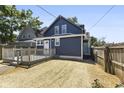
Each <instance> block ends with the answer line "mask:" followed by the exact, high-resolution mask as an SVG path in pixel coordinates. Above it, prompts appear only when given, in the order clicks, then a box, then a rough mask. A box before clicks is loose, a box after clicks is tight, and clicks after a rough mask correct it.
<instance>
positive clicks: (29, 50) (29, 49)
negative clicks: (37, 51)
mask: <svg viewBox="0 0 124 93" xmlns="http://www.w3.org/2000/svg"><path fill="white" fill-rule="evenodd" d="M30 53H31V48H30V47H29V48H28V58H29V63H28V67H30V66H31V62H30V61H31V60H30Z"/></svg>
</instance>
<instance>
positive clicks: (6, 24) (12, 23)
mask: <svg viewBox="0 0 124 93" xmlns="http://www.w3.org/2000/svg"><path fill="white" fill-rule="evenodd" d="M32 14H33V12H32V11H31V10H30V9H29V10H21V11H20V10H17V9H16V6H15V5H10V6H7V5H1V6H0V41H1V42H2V43H7V42H13V41H15V39H16V35H15V34H14V32H16V31H21V30H22V29H23V28H24V27H26V26H27V25H28V24H30V25H31V26H32V28H34V29H39V28H40V25H41V24H43V23H42V22H41V21H40V20H39V17H33V16H32ZM36 31H37V30H36Z"/></svg>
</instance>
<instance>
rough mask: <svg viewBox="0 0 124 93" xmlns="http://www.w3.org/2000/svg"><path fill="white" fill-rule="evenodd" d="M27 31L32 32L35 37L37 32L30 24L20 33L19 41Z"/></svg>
mask: <svg viewBox="0 0 124 93" xmlns="http://www.w3.org/2000/svg"><path fill="white" fill-rule="evenodd" d="M25 31H31V32H32V33H34V35H35V31H34V30H33V28H32V27H31V25H29V24H28V25H27V26H26V27H25V28H24V29H23V30H22V31H20V33H19V35H18V37H17V40H19V39H20V38H21V36H22V35H23V33H25Z"/></svg>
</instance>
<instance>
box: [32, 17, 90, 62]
mask: <svg viewBox="0 0 124 93" xmlns="http://www.w3.org/2000/svg"><path fill="white" fill-rule="evenodd" d="M33 40H34V41H36V46H37V48H39V49H46V53H48V52H49V51H47V49H48V50H49V49H53V48H54V49H55V50H56V53H55V55H56V56H57V57H60V58H71V59H72V58H74V59H81V60H82V59H84V58H86V57H88V56H90V36H89V33H88V32H86V31H85V28H84V25H76V24H73V23H72V22H70V21H68V20H67V19H66V18H64V17H63V16H58V17H57V18H56V20H55V21H54V22H53V23H52V24H51V25H50V26H49V27H48V28H47V30H45V31H44V33H43V37H36V38H34V39H33Z"/></svg>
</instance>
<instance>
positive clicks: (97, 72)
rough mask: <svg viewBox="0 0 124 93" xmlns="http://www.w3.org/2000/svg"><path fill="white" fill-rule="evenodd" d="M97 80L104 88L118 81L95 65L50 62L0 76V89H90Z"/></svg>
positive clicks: (118, 81) (73, 62)
mask: <svg viewBox="0 0 124 93" xmlns="http://www.w3.org/2000/svg"><path fill="white" fill-rule="evenodd" d="M94 79H99V80H100V82H101V83H102V84H103V85H104V86H105V87H114V86H115V85H116V84H118V83H120V80H119V79H118V78H117V77H116V76H114V75H110V74H108V73H105V72H104V71H103V70H102V69H101V67H100V66H99V65H97V64H89V63H83V62H76V61H68V60H51V61H48V62H44V63H41V64H39V65H37V66H34V67H32V68H30V69H24V68H16V69H14V70H13V71H11V72H9V73H5V74H2V75H0V87H28V88H29V87H65V88H70V87H73V88H81V87H91V83H93V81H94Z"/></svg>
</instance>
